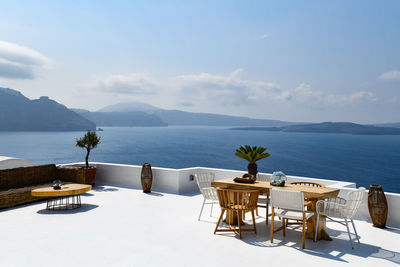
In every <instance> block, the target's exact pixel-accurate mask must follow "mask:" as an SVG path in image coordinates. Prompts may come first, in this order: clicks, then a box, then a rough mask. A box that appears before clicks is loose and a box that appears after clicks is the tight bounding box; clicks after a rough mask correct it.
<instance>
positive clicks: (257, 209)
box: [256, 207, 258, 216]
mask: <svg viewBox="0 0 400 267" xmlns="http://www.w3.org/2000/svg"><path fill="white" fill-rule="evenodd" d="M256 215H257V216H258V207H257V208H256Z"/></svg>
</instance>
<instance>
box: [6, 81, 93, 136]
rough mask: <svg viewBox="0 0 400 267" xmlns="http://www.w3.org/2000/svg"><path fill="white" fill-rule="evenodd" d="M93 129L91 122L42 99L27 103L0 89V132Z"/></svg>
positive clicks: (24, 98) (18, 94)
mask: <svg viewBox="0 0 400 267" xmlns="http://www.w3.org/2000/svg"><path fill="white" fill-rule="evenodd" d="M95 129H96V125H95V124H94V123H93V122H91V121H90V120H88V119H86V118H84V117H82V116H80V115H79V114H77V113H75V112H73V111H72V110H70V109H68V108H67V107H65V106H64V105H61V104H59V103H57V102H56V101H54V100H51V99H49V98H48V97H46V96H43V97H41V98H40V99H33V100H31V99H29V98H27V97H25V96H24V95H23V94H21V93H20V92H18V91H16V90H13V89H10V88H3V87H0V131H86V130H95Z"/></svg>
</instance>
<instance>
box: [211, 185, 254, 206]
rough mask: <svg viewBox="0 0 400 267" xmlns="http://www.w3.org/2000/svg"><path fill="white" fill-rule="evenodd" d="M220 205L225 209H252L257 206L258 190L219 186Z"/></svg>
mask: <svg viewBox="0 0 400 267" xmlns="http://www.w3.org/2000/svg"><path fill="white" fill-rule="evenodd" d="M217 194H218V200H219V205H220V206H221V208H223V209H240V210H251V209H255V208H257V203H258V195H259V194H260V192H259V191H258V190H233V189H226V188H224V189H222V188H217Z"/></svg>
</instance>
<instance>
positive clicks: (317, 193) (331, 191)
mask: <svg viewBox="0 0 400 267" xmlns="http://www.w3.org/2000/svg"><path fill="white" fill-rule="evenodd" d="M211 186H213V187H229V188H232V189H257V190H260V191H261V192H268V191H269V190H270V189H272V188H276V189H283V190H293V191H301V192H303V193H304V197H305V198H307V199H325V198H331V197H336V196H337V195H338V194H339V191H340V190H339V189H337V188H327V187H314V186H306V185H293V184H286V185H285V186H284V187H282V186H273V185H271V183H270V182H265V181H256V182H255V183H254V184H243V183H236V182H235V181H233V179H232V178H228V179H223V180H215V181H213V182H211Z"/></svg>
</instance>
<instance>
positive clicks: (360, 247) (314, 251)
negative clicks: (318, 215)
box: [207, 220, 400, 265]
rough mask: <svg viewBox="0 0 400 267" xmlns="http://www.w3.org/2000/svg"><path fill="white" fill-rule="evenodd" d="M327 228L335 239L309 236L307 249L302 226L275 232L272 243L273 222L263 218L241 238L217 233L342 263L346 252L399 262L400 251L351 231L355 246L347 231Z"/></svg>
mask: <svg viewBox="0 0 400 267" xmlns="http://www.w3.org/2000/svg"><path fill="white" fill-rule="evenodd" d="M207 222H208V221H207ZM250 223H251V221H250V220H246V224H247V225H250ZM278 225H279V226H280V224H279V222H278V223H277V225H276V227H278ZM224 226H226V225H224ZM248 227H249V226H248ZM327 232H328V234H329V236H331V237H332V238H333V240H332V241H325V240H319V241H317V242H313V240H311V239H307V240H306V248H305V249H302V248H301V228H300V227H299V226H297V227H290V228H288V229H287V230H286V236H285V237H283V235H282V231H279V232H277V233H275V234H274V242H273V243H272V244H271V243H270V225H266V224H265V221H264V220H263V221H261V222H258V223H257V234H254V233H252V232H245V233H243V236H242V239H239V236H237V235H235V234H233V233H222V234H218V235H225V236H227V238H228V237H229V238H236V239H237V240H240V241H242V242H244V243H246V244H249V245H252V246H258V247H266V248H275V247H280V246H284V247H291V248H293V249H296V250H298V251H300V252H303V253H305V254H309V255H312V256H317V257H324V258H326V259H330V260H334V261H339V262H343V263H349V262H348V261H347V260H346V259H344V256H345V255H353V256H358V257H362V258H368V257H373V258H379V259H385V260H387V261H390V262H393V263H396V264H399V265H400V252H397V251H391V250H387V249H384V248H382V247H378V246H374V245H370V244H364V243H362V239H361V240H360V242H361V243H360V244H359V243H357V239H356V236H355V235H354V234H352V241H353V246H354V249H352V248H351V245H350V241H349V240H348V237H347V232H346V231H339V230H333V229H329V230H327ZM350 263H351V262H350Z"/></svg>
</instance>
